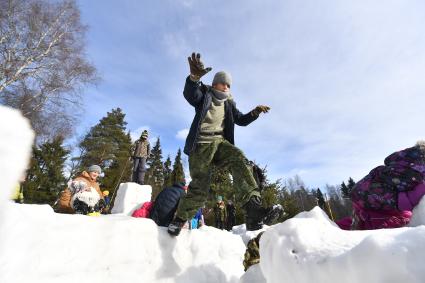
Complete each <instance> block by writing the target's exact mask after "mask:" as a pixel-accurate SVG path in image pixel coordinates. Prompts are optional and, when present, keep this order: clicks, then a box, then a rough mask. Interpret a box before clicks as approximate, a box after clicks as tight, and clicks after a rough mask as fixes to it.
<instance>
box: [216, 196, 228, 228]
mask: <svg viewBox="0 0 425 283" xmlns="http://www.w3.org/2000/svg"><path fill="white" fill-rule="evenodd" d="M226 214H227V211H226V204H225V203H224V201H223V197H222V196H218V197H217V202H216V204H215V206H214V218H215V227H216V228H217V229H221V230H223V229H224V223H226Z"/></svg>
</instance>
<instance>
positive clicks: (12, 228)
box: [0, 107, 425, 283]
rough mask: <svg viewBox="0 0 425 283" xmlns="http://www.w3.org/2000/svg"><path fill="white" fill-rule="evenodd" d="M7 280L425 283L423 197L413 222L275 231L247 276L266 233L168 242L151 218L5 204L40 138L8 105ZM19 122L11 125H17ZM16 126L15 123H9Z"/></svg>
mask: <svg viewBox="0 0 425 283" xmlns="http://www.w3.org/2000/svg"><path fill="white" fill-rule="evenodd" d="M0 118H1V119H2V120H3V121H9V122H10V124H6V123H2V124H1V125H0V136H1V137H2V138H1V139H0V177H1V179H2V185H3V186H2V188H1V189H0V282H7V283H9V282H61V283H66V282H90V283H94V282H102V283H109V282H123V283H124V282H187V283H191V282H243V283H254V282H255V283H262V282H290V283H296V282H300V283H311V282H315V283H320V282H326V283H332V282H338V283H340V282H348V283H351V282H371V283H375V282H376V283H381V282H382V283H384V282H385V283H392V282H394V283H395V282H412V283H416V282H418V283H419V282H425V269H424V268H423V262H424V259H425V226H423V224H424V220H425V217H424V213H425V200H422V201H421V203H420V205H419V206H418V207H417V209H415V211H414V213H415V217H414V221H413V222H412V225H416V227H406V228H400V229H392V230H375V231H343V230H340V229H339V228H338V227H337V226H336V225H335V224H333V223H332V222H331V221H330V220H329V219H328V218H327V216H326V214H324V213H323V212H322V211H321V210H320V209H318V208H315V209H313V210H312V211H310V212H305V213H301V214H299V215H298V216H296V217H295V218H293V219H290V220H288V221H286V222H284V223H281V224H278V225H275V226H271V227H267V229H266V232H265V233H264V235H263V237H262V238H261V241H260V246H261V262H260V264H259V265H256V266H252V267H251V268H250V269H249V270H248V272H246V273H244V272H243V266H242V260H243V254H244V252H245V243H246V242H247V241H248V240H249V239H250V238H252V237H254V236H255V235H256V234H258V232H246V231H245V229H244V225H241V226H237V227H234V229H233V233H230V232H227V231H221V230H217V229H215V228H211V227H203V228H201V229H199V230H192V231H188V230H184V231H183V232H182V234H181V235H180V236H178V237H177V238H173V237H170V236H169V235H168V233H167V232H166V230H165V228H160V227H157V226H156V225H155V223H154V222H153V221H151V220H149V219H140V218H137V219H136V218H131V217H129V216H128V215H125V214H123V213H121V214H115V215H106V216H100V217H88V216H82V215H62V214H56V213H54V212H53V210H52V209H51V208H50V207H49V206H47V205H19V204H14V203H11V202H9V201H7V200H6V199H7V197H8V196H9V194H10V190H11V188H12V187H13V186H14V185H15V183H16V182H17V180H18V178H19V177H20V175H21V174H22V172H23V170H24V169H25V167H26V160H28V157H29V152H30V145H31V142H32V136H33V135H32V132H31V130H30V129H29V126H28V123H27V122H26V121H25V120H24V119H22V118H21V117H20V116H19V115H18V114H17V112H15V111H11V110H8V109H6V108H4V107H0ZM11 121H13V123H11ZM12 124H13V127H12V126H10V125H12Z"/></svg>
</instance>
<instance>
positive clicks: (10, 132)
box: [0, 106, 34, 225]
mask: <svg viewBox="0 0 425 283" xmlns="http://www.w3.org/2000/svg"><path fill="white" fill-rule="evenodd" d="M0 119H1V121H2V122H1V123H0V137H1V138H0V177H1V189H0V210H1V208H2V207H3V204H1V202H4V201H6V200H7V199H9V198H10V196H11V192H12V189H13V188H14V187H15V186H16V185H17V184H18V180H19V179H20V178H21V177H22V176H23V175H24V172H25V170H26V168H27V166H28V163H29V159H30V156H31V145H32V143H33V139H34V133H33V131H32V129H31V126H30V124H29V122H28V120H27V119H25V118H24V117H23V116H22V115H21V113H20V112H19V111H16V110H13V109H11V108H8V107H4V106H0ZM2 214H3V213H1V211H0V216H1V215H2ZM0 225H1V220H0Z"/></svg>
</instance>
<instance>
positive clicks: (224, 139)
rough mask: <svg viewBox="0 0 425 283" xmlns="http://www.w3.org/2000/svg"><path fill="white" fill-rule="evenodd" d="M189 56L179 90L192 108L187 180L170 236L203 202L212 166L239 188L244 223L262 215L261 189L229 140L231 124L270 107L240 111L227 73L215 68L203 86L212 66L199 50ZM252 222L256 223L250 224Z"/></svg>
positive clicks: (247, 120) (241, 122)
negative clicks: (206, 64)
mask: <svg viewBox="0 0 425 283" xmlns="http://www.w3.org/2000/svg"><path fill="white" fill-rule="evenodd" d="M188 60H189V67H190V76H188V77H187V79H186V84H185V86H184V91H183V95H184V97H185V99H186V100H187V101H188V102H189V104H190V105H192V106H193V107H194V108H195V117H194V119H193V122H192V125H191V126H190V130H189V134H188V136H187V139H186V143H185V147H184V153H186V154H187V155H189V170H190V176H191V178H192V181H191V183H190V185H189V192H188V194H187V196H186V197H185V198H183V199H182V201H181V202H180V204H179V206H178V208H177V212H176V217H175V219H174V220H173V221H172V222H171V223H170V225H169V226H168V232H169V233H170V235H173V236H176V235H178V234H179V233H180V230H181V228H182V227H183V225H184V223H185V222H186V220H187V219H191V218H192V217H193V216H194V215H195V213H196V211H197V209H198V208H199V207H201V206H202V205H203V204H204V202H205V201H206V199H207V197H208V190H209V187H210V173H211V172H210V169H211V166H212V165H215V166H218V167H225V168H228V169H230V170H231V171H232V176H233V181H234V183H235V188H237V189H238V190H239V191H240V192H241V195H243V198H244V199H243V201H244V202H245V203H246V204H247V206H246V207H247V208H249V210H250V213H248V210H247V217H249V218H250V221H249V223H254V222H258V223H260V222H261V219H262V218H263V217H264V215H263V210H262V208H261V194H260V192H259V190H258V186H257V184H256V182H255V179H254V177H253V175H252V170H251V168H250V167H249V164H248V160H247V159H246V157H245V155H244V154H243V152H242V151H241V150H240V149H239V148H237V147H236V146H235V145H234V128H235V124H237V125H239V126H247V125H249V124H250V123H252V122H253V121H255V120H256V119H257V118H258V116H259V115H260V113H267V112H268V111H269V110H270V108H269V107H268V106H264V105H258V106H257V107H255V108H254V109H253V110H252V111H250V112H248V113H246V114H242V113H241V112H240V111H239V110H238V108H237V107H236V103H235V101H234V100H233V97H232V94H231V92H230V87H231V85H232V78H231V76H230V74H229V73H227V72H224V71H221V72H218V73H216V74H215V76H214V79H213V82H212V86H207V85H204V84H202V83H201V82H200V78H201V77H202V76H203V75H205V74H206V73H208V72H209V71H211V68H205V67H204V64H203V63H202V62H201V55H200V54H199V53H198V54H195V53H193V54H192V57H189V58H188ZM247 222H248V221H247ZM257 226H258V225H255V228H256V227H257ZM248 228H251V226H250V227H248ZM252 228H254V226H252Z"/></svg>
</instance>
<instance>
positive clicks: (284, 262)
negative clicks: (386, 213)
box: [246, 207, 425, 283]
mask: <svg viewBox="0 0 425 283" xmlns="http://www.w3.org/2000/svg"><path fill="white" fill-rule="evenodd" d="M260 255H261V260H260V267H261V271H262V273H263V275H264V277H265V278H266V280H267V282H271V283H273V282H315V283H320V282H323V283H329V282H346V283H352V282H370V283H381V282H382V283H384V282H385V283H388V282H409V283H416V282H417V283H419V282H424V280H425V279H424V278H425V269H424V268H423V261H424V259H425V226H419V227H416V228H399V229H381V230H370V231H344V230H341V229H339V228H338V227H337V226H336V225H335V224H334V223H333V222H331V221H330V220H329V218H328V217H327V216H326V214H325V213H324V212H323V211H322V210H321V209H320V208H318V207H316V208H314V209H312V210H311V211H309V212H304V213H300V214H299V215H297V216H296V217H295V218H292V219H289V220H287V221H285V222H284V223H281V224H278V225H275V226H272V227H270V228H269V230H267V231H266V232H265V233H264V235H263V236H262V237H261V240H260ZM247 275H248V274H247ZM257 275H258V274H257ZM248 279H249V278H248ZM246 282H250V281H246Z"/></svg>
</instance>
